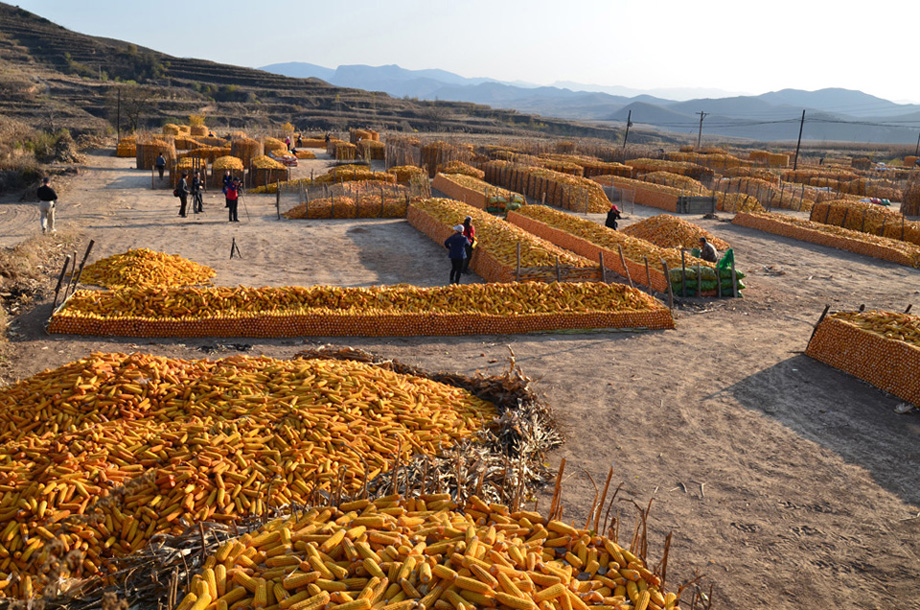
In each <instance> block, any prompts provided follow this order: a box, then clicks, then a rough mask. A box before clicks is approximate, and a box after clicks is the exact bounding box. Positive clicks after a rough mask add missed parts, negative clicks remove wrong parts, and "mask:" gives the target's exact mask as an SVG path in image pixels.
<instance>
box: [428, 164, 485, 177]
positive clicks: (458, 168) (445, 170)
mask: <svg viewBox="0 0 920 610" xmlns="http://www.w3.org/2000/svg"><path fill="white" fill-rule="evenodd" d="M438 172H440V173H442V174H462V175H464V176H472V177H473V178H476V179H478V180H482V179H483V178H485V177H486V173H485V172H484V171H482V170H481V169H476V168H475V167H473V166H472V165H468V164H466V163H464V162H463V161H448V162H447V163H444V164H442V165H440V166H438Z"/></svg>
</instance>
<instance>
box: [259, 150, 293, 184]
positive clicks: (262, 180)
mask: <svg viewBox="0 0 920 610" xmlns="http://www.w3.org/2000/svg"><path fill="white" fill-rule="evenodd" d="M250 167H251V168H252V169H251V170H250V178H249V181H250V184H251V185H252V186H253V187H256V188H258V187H260V186H265V185H267V184H277V183H278V182H286V181H287V180H288V178H290V175H289V172H288V168H287V167H285V165H284V164H283V163H280V162H278V161H276V160H274V159H272V158H271V157H269V156H268V155H258V156H255V157H253V158H252V165H251V166H250Z"/></svg>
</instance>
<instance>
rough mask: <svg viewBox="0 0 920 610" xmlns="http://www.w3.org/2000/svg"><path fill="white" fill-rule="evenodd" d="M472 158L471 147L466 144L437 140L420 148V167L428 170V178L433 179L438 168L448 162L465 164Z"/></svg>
mask: <svg viewBox="0 0 920 610" xmlns="http://www.w3.org/2000/svg"><path fill="white" fill-rule="evenodd" d="M472 156H473V150H472V146H470V145H468V144H451V143H449V142H443V141H441V140H438V141H435V142H429V143H427V144H424V145H423V146H422V147H421V165H422V166H423V167H427V168H428V177H429V178H434V176H435V174H436V173H437V172H438V167H439V166H441V165H444V164H445V163H447V162H449V161H464V162H466V161H469V160H470V159H471V158H472Z"/></svg>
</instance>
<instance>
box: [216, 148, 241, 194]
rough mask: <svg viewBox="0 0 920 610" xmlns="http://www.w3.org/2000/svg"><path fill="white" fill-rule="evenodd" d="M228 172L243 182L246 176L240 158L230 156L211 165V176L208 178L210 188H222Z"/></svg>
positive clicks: (217, 159) (218, 159)
mask: <svg viewBox="0 0 920 610" xmlns="http://www.w3.org/2000/svg"><path fill="white" fill-rule="evenodd" d="M228 171H229V172H230V175H231V176H233V177H234V178H239V179H240V180H242V179H243V176H244V174H245V170H244V166H243V160H242V159H240V158H239V157H233V156H230V155H228V156H226V157H218V158H216V159H214V163H213V164H211V174H210V176H209V178H208V186H210V187H211V188H220V187H222V186H223V183H224V175H225V174H226V173H227V172H228Z"/></svg>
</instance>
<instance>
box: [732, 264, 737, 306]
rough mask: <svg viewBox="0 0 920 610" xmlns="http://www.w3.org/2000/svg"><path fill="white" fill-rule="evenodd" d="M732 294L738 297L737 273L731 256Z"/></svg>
mask: <svg viewBox="0 0 920 610" xmlns="http://www.w3.org/2000/svg"><path fill="white" fill-rule="evenodd" d="M732 296H733V297H734V298H736V299H737V298H738V274H737V273H736V272H735V260H734V258H732Z"/></svg>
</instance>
